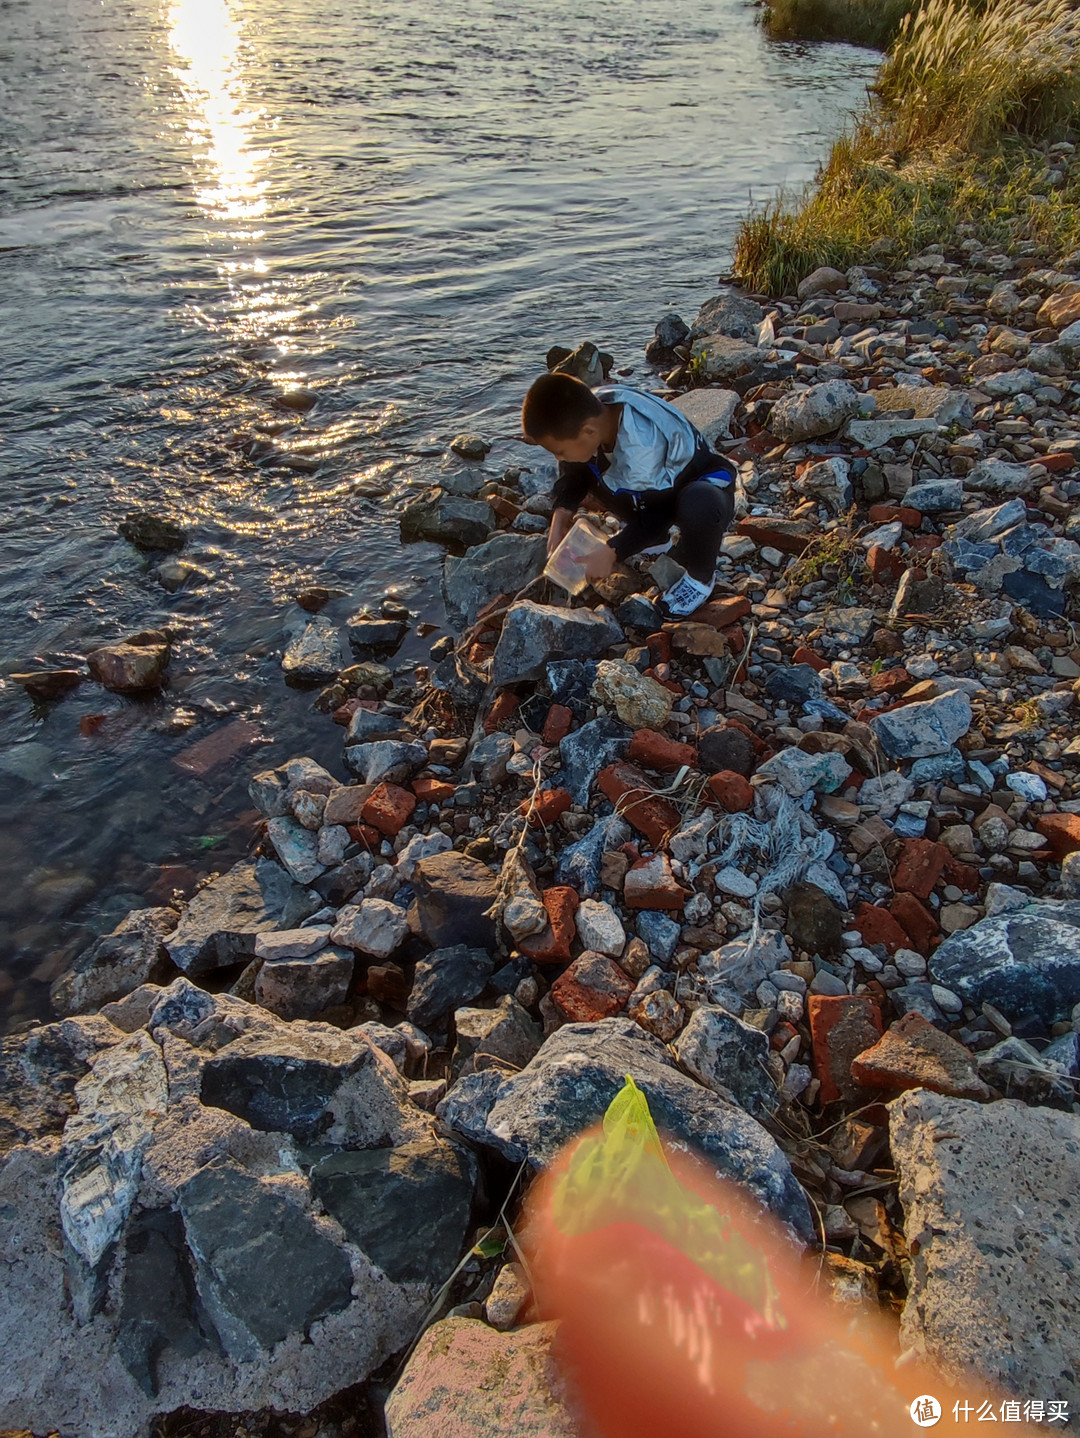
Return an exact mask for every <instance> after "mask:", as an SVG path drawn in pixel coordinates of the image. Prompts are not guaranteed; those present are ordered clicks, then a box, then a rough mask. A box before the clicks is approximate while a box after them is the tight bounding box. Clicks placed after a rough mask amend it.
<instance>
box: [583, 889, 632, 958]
mask: <svg viewBox="0 0 1080 1438" xmlns="http://www.w3.org/2000/svg"><path fill="white" fill-rule="evenodd" d="M576 923H577V932H578V938H579V939H580V940H581V942H582V943H583V944H584V945H585V947H586V948H587V949H593V950H595V951H596V952H597V953H599V954H606V955H607V957H608V958H609V959H617V958H619V956H620V955H621V954H622V951H623V949H625V947H626V930H625V929H624V928H623V926H622V920H621V919H620V918H619V916H618V914H617V913H616V912H615V910H614V909H613V908H612V907H611V905H610V904H605V903H603V902H602V901H601V900H599V899H582V901H581V903H580V904H579V905H578V909H577V914H576Z"/></svg>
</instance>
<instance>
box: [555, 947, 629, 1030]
mask: <svg viewBox="0 0 1080 1438" xmlns="http://www.w3.org/2000/svg"><path fill="white" fill-rule="evenodd" d="M633 992H634V985H633V984H632V983H631V982H630V980H629V979H628V978H627V977H626V974H625V973H624V972H623V971H622V969H620V968H619V966H618V964H617V963H616V962H615V961H614V959H609V958H607V956H606V955H604V954H597V953H585V954H582V955H581V957H580V958H578V959H575V960H574V962H573V963H572V964H571V965H570V967H569V968H568V969H567V970H566V972H565V973H564V974H560V975H559V977H558V978H557V979H556V980H555V982H554V983H553V984H552V986H551V999H552V1002H553V1003H554V1005H555V1007H556V1008H557V1009H558V1010H559V1012H560V1013H562V1014H565V1015H566V1017H567V1018H568V1019H569V1020H570V1021H571V1022H572V1023H576V1024H592V1023H599V1022H600V1020H601V1019H609V1018H611V1017H612V1016H613V1015H615V1014H617V1013H618V1012H619V1011H620V1009H622V1008H624V1007H625V1005H626V1001H627V999H628V998H629V997H630V995H631V994H632V993H633Z"/></svg>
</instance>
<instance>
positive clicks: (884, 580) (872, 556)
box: [866, 544, 907, 584]
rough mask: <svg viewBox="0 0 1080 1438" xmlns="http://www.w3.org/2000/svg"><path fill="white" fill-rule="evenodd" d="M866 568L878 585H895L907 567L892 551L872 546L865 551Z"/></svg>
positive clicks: (876, 545)
mask: <svg viewBox="0 0 1080 1438" xmlns="http://www.w3.org/2000/svg"><path fill="white" fill-rule="evenodd" d="M866 567H867V569H869V571H870V574H871V577H872V578H873V579H875V580H876V581H877V582H878V584H895V583H896V581H897V580H898V579H899V578H900V576H901V575H902V574H903V572H904V570H905V569H906V567H907V566H906V565H905V564H904V561H903V560H902V559H901V558H900V556H899V555H898V554H896V553H894V551H893V550H891V549H883V548H882V547H881V545H880V544H874V545H871V547H870V549H869V550H868V551H867V554H866Z"/></svg>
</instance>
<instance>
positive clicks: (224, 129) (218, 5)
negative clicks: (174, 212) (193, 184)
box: [169, 0, 268, 239]
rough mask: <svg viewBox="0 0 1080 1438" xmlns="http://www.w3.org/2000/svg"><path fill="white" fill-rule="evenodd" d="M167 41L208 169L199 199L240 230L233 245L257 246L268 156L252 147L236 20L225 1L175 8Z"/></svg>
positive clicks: (188, 0)
mask: <svg viewBox="0 0 1080 1438" xmlns="http://www.w3.org/2000/svg"><path fill="white" fill-rule="evenodd" d="M169 39H170V41H171V44H172V48H173V50H174V52H175V53H176V55H177V57H178V59H179V60H180V61H181V62H182V63H181V65H179V66H178V67H176V71H175V73H176V75H177V78H178V79H179V81H180V83H181V85H182V86H183V89H184V92H185V95H186V98H187V99H188V101H189V103H190V114H189V119H188V132H189V135H190V137H191V140H192V143H193V144H194V145H195V146H196V148H199V149H202V150H204V152H205V158H206V161H207V171H208V175H207V182H206V183H204V184H203V185H201V186H200V187H199V188H198V189H197V190H196V198H197V199H198V201H199V204H200V205H202V206H203V208H204V209H205V210H207V211H209V212H210V213H211V214H212V215H214V216H216V217H217V218H220V219H223V220H226V221H231V222H232V223H233V224H236V225H242V226H245V227H246V228H243V229H241V230H239V231H238V232H237V234H236V238H238V239H252V238H255V233H254V231H253V230H252V229H251V228H250V226H251V224H252V223H253V222H254V221H257V220H259V219H261V218H262V216H263V215H264V214H265V213H266V181H265V180H263V179H260V178H259V170H260V168H261V167H262V165H263V164H264V163H265V161H266V159H267V156H268V151H266V150H258V149H256V148H254V146H253V144H252V137H251V130H252V126H253V124H254V122H255V121H256V120H257V119H258V118H259V116H258V114H257V112H255V111H253V110H250V109H248V108H247V103H246V102H247V94H246V87H245V85H244V76H243V68H242V63H241V47H242V44H243V34H242V31H241V27H240V25H239V23H238V21H237V18H236V15H235V14H234V13H233V9H232V7H231V6H230V5H229V3H228V0H172V3H171V4H170V6H169Z"/></svg>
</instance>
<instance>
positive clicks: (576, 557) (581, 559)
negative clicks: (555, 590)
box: [544, 519, 608, 594]
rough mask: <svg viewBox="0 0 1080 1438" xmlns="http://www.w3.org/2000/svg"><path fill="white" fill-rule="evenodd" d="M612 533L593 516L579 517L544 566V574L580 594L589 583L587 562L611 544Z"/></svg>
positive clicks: (571, 591)
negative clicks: (600, 526) (609, 535)
mask: <svg viewBox="0 0 1080 1438" xmlns="http://www.w3.org/2000/svg"><path fill="white" fill-rule="evenodd" d="M607 542H608V537H607V535H606V534H604V533H603V531H602V530H600V529H598V528H597V527H596V525H595V524H593V523H592V521H591V520H588V519H576V520H575V521H574V523H573V525H572V526H571V529H570V532H569V534H567V536H566V538H565V539H564V540H563V542H562V543H561V544H560V545H559V547H558V549H556V550H555V552H554V553H553V554H552V556H551V558H550V559H549V560H548V562H547V564H546V565H545V567H544V576H545V578H547V579H553V580H554V581H555V583H556V584H561V585H562V587H563V588H564V589H566V590H568V591H569V592H570V593H571V594H580V593H581V591H582V590H583V589H585V588H587V587H588V583H589V581H588V580H587V579H586V578H585V564H586V562H587V561H588V560H589V559H590V558H591V556H592V555H594V554H596V553H597V552H598V551H599V550H601V549H605V548H606V547H607Z"/></svg>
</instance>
